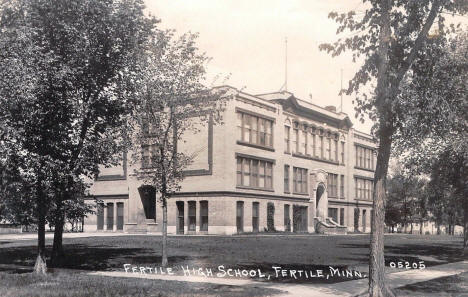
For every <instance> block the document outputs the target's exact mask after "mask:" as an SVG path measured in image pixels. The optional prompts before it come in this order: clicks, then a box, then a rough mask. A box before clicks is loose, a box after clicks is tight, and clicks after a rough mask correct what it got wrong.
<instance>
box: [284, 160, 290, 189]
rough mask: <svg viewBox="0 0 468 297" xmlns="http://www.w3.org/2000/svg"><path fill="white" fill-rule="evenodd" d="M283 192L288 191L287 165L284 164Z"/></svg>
mask: <svg viewBox="0 0 468 297" xmlns="http://www.w3.org/2000/svg"><path fill="white" fill-rule="evenodd" d="M284 192H286V193H289V165H284Z"/></svg>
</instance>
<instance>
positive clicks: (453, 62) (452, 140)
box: [395, 28, 468, 251]
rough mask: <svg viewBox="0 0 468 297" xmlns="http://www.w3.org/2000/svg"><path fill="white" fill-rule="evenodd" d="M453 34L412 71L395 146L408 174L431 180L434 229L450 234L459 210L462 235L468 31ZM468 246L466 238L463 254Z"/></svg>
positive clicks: (467, 211)
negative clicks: (416, 109)
mask: <svg viewBox="0 0 468 297" xmlns="http://www.w3.org/2000/svg"><path fill="white" fill-rule="evenodd" d="M452 32H453V36H452V37H451V38H449V39H448V40H446V41H445V42H444V46H443V47H441V48H437V51H436V50H434V49H433V50H432V51H431V52H432V60H430V61H426V62H425V63H424V65H422V67H420V68H419V69H417V71H415V74H414V75H413V76H412V77H411V81H408V83H407V84H406V85H405V88H404V94H405V96H406V97H407V98H408V100H407V101H406V106H405V108H407V109H409V110H410V115H406V116H405V117H402V120H403V121H402V122H403V125H402V127H404V128H402V129H399V131H398V133H399V134H400V135H401V136H402V137H398V138H397V139H398V140H397V142H396V146H395V147H396V150H397V151H398V152H403V151H405V152H406V154H405V156H406V157H405V158H404V162H405V164H406V166H407V167H408V169H409V170H412V171H414V172H422V173H425V174H427V175H429V176H430V179H431V180H430V183H429V186H430V191H429V192H430V196H429V197H430V200H429V202H430V203H431V204H432V205H431V206H430V207H431V209H432V212H433V214H434V215H435V218H436V221H437V223H438V224H442V223H448V225H449V227H450V228H449V231H452V232H453V228H451V226H453V225H455V224H456V223H457V218H458V216H459V212H460V210H463V216H464V219H463V221H464V223H463V225H464V230H467V229H468V226H467V225H466V221H467V220H468V206H467V203H468V202H467V200H468V198H466V197H468V195H467V189H468V182H467V180H466V173H467V161H466V160H467V159H468V155H467V152H468V146H467V143H466V139H467V137H468V132H467V131H468V122H467V119H468V112H467V110H468V102H467V100H466V93H467V91H468V90H467V85H466V81H467V80H468V63H467V62H466V60H467V59H466V58H467V56H468V32H467V31H466V30H465V31H463V30H457V29H454V28H452ZM440 39H441V36H440V35H439V33H437V34H435V35H434V36H432V37H431V41H433V42H440V41H439V40H440ZM415 105H419V106H420V108H421V109H423V111H424V116H422V115H419V116H413V115H412V113H413V112H412V111H413V110H412V108H413V106H415ZM460 205H461V206H462V208H460V207H459V206H460ZM449 233H450V232H449ZM464 233H465V235H466V231H465V232H464ZM467 244H468V243H467V238H466V236H465V239H464V248H465V251H466V249H467V247H466V246H467Z"/></svg>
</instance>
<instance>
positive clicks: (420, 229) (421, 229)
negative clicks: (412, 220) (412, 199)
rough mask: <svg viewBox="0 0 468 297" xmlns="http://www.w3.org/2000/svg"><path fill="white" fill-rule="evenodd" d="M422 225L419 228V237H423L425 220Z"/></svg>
mask: <svg viewBox="0 0 468 297" xmlns="http://www.w3.org/2000/svg"><path fill="white" fill-rule="evenodd" d="M420 224H421V225H420V226H419V235H423V224H424V222H423V220H421V222H420Z"/></svg>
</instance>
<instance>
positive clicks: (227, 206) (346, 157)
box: [85, 87, 376, 234]
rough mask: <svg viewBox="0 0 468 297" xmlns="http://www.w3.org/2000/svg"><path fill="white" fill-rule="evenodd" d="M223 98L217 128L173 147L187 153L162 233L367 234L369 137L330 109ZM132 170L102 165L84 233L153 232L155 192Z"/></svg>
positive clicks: (275, 99)
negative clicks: (190, 154)
mask: <svg viewBox="0 0 468 297" xmlns="http://www.w3.org/2000/svg"><path fill="white" fill-rule="evenodd" d="M226 89H227V91H228V93H230V94H232V95H233V96H231V98H232V99H230V100H229V101H228V102H227V104H226V108H225V110H224V116H223V124H222V125H213V123H211V122H210V123H209V124H207V125H200V129H199V130H200V132H199V133H197V134H195V135H187V136H186V137H184V139H185V141H184V142H183V143H181V144H180V145H178V149H181V150H190V151H196V152H197V154H196V158H195V160H194V162H193V164H192V165H191V167H190V168H189V170H187V171H186V177H185V179H184V180H183V182H182V188H181V190H180V192H178V193H176V194H175V195H174V196H172V197H171V198H170V199H169V200H168V233H180V234H182V233H183V234H194V233H196V234H204V233H207V234H234V233H238V232H256V231H263V230H265V228H267V219H268V217H269V216H270V221H272V220H273V222H274V227H275V229H276V230H279V231H291V232H339V231H344V230H348V231H354V230H359V231H361V232H369V231H370V218H371V210H372V189H373V187H372V184H373V183H372V181H373V177H374V168H375V163H376V156H375V148H376V141H375V140H374V139H373V138H372V137H371V136H370V135H368V134H365V133H362V132H358V131H356V130H354V129H353V128H352V123H351V121H350V119H349V117H348V116H347V115H346V114H345V113H342V112H337V111H336V108H335V107H333V106H327V107H325V108H322V107H320V106H317V105H314V104H311V103H309V102H306V101H303V100H300V99H298V98H296V97H295V96H294V95H293V94H292V93H289V92H276V93H268V94H260V95H250V94H247V93H244V92H239V91H237V90H236V89H234V88H231V87H226ZM138 166H141V165H132V166H130V165H129V163H128V162H127V161H126V160H125V158H124V161H123V164H122V166H118V167H114V168H102V170H101V173H100V176H99V177H98V178H97V179H96V181H95V182H94V184H93V186H92V188H91V194H92V195H93V196H95V197H96V198H98V199H99V200H100V201H102V203H100V206H99V207H98V210H97V212H96V214H95V215H91V216H89V217H87V218H86V220H85V230H86V231H95V230H109V231H127V232H159V231H161V230H162V208H161V205H160V202H158V201H157V199H155V195H156V194H155V193H156V191H155V189H154V188H151V187H149V186H145V185H143V184H142V183H141V181H140V180H138V179H137V177H136V176H135V174H134V169H135V168H137V167H138Z"/></svg>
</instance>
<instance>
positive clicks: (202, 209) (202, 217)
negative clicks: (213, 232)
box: [200, 201, 208, 231]
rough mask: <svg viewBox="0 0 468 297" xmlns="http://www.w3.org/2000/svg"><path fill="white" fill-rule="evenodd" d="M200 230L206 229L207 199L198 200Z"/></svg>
mask: <svg viewBox="0 0 468 297" xmlns="http://www.w3.org/2000/svg"><path fill="white" fill-rule="evenodd" d="M200 231H208V201H200Z"/></svg>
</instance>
